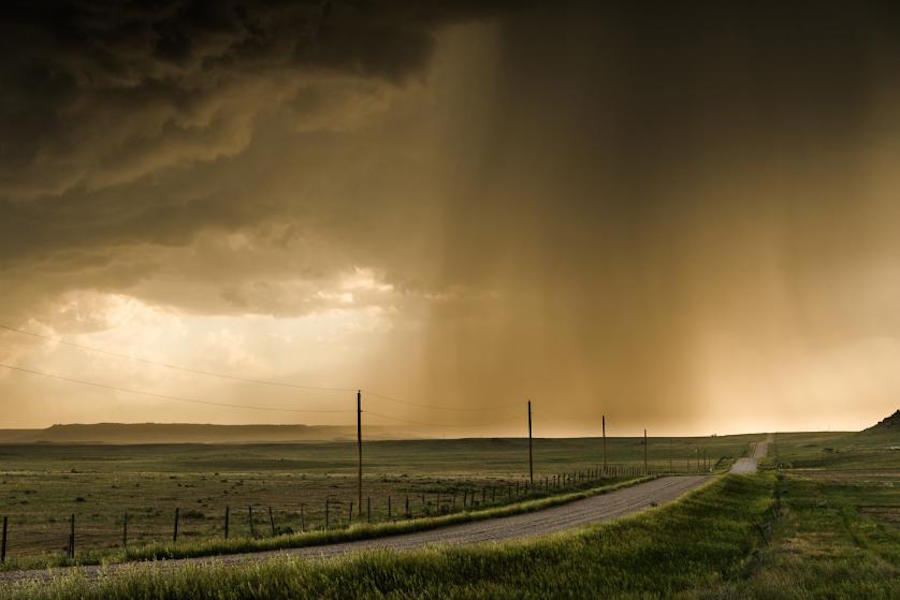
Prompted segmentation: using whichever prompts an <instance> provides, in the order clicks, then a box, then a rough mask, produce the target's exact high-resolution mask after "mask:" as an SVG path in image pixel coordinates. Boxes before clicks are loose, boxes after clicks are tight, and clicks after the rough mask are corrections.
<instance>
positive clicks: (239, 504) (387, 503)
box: [4, 461, 706, 558]
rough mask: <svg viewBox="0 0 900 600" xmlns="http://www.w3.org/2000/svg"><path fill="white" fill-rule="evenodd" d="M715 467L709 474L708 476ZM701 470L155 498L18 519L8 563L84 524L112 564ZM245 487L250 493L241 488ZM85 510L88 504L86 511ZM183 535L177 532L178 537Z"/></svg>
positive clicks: (49, 547) (79, 531) (81, 538)
mask: <svg viewBox="0 0 900 600" xmlns="http://www.w3.org/2000/svg"><path fill="white" fill-rule="evenodd" d="M705 468H706V465H703V466H702V467H700V469H699V470H701V471H702V470H705ZM697 471H698V466H697V465H695V464H685V463H682V465H680V468H679V466H678V465H674V464H673V465H668V464H667V463H666V462H665V461H656V462H654V463H652V464H649V465H648V469H647V470H646V471H645V470H644V467H643V465H636V464H609V465H607V467H606V468H605V469H604V467H603V466H601V465H597V466H596V467H594V468H589V469H582V470H576V471H559V472H553V473H549V472H545V473H540V474H537V473H536V474H535V478H534V483H532V482H531V481H530V480H529V479H528V478H523V477H498V478H493V477H492V478H477V477H473V478H445V479H436V480H425V481H409V482H396V481H387V482H382V481H379V480H377V479H376V480H367V481H366V482H365V489H364V497H363V505H362V506H359V504H358V500H357V497H356V495H355V493H354V491H355V488H354V487H353V484H354V483H355V481H354V480H352V479H351V478H345V480H344V481H343V482H342V485H338V486H337V487H336V488H330V487H327V486H321V485H313V486H310V487H308V488H306V490H305V493H304V494H303V495H301V496H299V497H297V498H291V497H286V496H285V495H284V494H280V493H279V494H271V495H269V496H267V495H266V494H265V493H253V494H246V495H242V494H236V495H234V496H233V497H231V498H216V499H214V500H211V501H204V502H197V501H193V502H191V499H192V498H190V497H188V496H185V497H182V498H178V497H172V496H168V497H161V498H155V499H154V498H150V497H147V498H145V504H144V505H143V506H138V505H136V504H135V503H134V502H132V503H131V504H130V505H129V506H128V508H127V509H125V510H123V511H122V512H121V513H117V512H115V511H111V510H109V509H108V508H106V506H108V505H109V503H104V502H103V500H102V498H101V499H98V500H97V501H96V502H94V503H92V504H90V505H88V504H87V503H83V504H84V506H83V507H78V508H76V509H74V510H72V512H70V513H64V514H58V515H57V514H55V515H50V516H47V514H46V513H45V512H40V511H27V510H26V511H15V512H13V513H11V514H9V515H6V516H7V517H8V529H7V534H6V539H5V548H6V556H5V557H4V558H7V557H8V558H25V557H34V556H38V555H48V554H50V555H53V554H56V555H59V554H63V555H66V554H68V553H69V552H70V550H71V548H70V547H69V544H70V533H71V528H72V522H71V519H72V518H73V516H74V531H75V555H76V556H84V555H85V553H87V554H89V555H102V554H104V553H110V552H114V551H117V550H119V551H120V550H122V549H123V548H125V547H126V546H127V547H129V548H131V549H134V548H138V547H141V546H145V545H148V544H176V545H177V544H189V543H191V542H195V541H211V540H215V539H224V538H225V537H226V536H227V537H229V538H264V537H272V536H280V535H290V534H298V533H302V532H313V531H322V530H339V529H346V528H348V527H350V526H352V525H355V524H359V523H385V522H394V521H400V520H404V519H419V518H423V517H434V516H439V515H449V514H454V513H460V512H464V511H474V510H479V509H485V508H492V507H499V506H504V505H509V504H513V503H516V502H521V501H523V500H527V499H537V498H543V497H548V496H552V495H558V494H564V493H567V492H574V491H578V490H584V489H588V488H592V487H595V486H598V485H603V484H611V483H614V482H617V481H625V480H629V479H633V478H636V477H640V476H643V475H649V474H666V473H670V472H674V473H686V472H687V473H696V472H697ZM236 483H240V482H239V481H237V482H236ZM79 504H82V503H79ZM176 528H177V530H176Z"/></svg>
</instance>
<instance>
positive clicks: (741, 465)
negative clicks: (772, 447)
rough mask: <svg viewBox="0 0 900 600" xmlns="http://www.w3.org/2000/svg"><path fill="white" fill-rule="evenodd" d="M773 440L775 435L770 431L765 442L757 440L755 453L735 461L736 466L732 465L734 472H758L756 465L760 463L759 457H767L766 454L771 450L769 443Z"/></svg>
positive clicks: (754, 448)
mask: <svg viewBox="0 0 900 600" xmlns="http://www.w3.org/2000/svg"><path fill="white" fill-rule="evenodd" d="M772 441H773V435H772V434H771V433H770V434H769V435H768V436H767V437H766V440H765V441H764V442H756V445H755V446H754V447H753V455H752V456H750V457H747V458H739V459H737V460H736V461H735V462H734V466H732V467H731V472H732V473H739V474H745V473H756V466H757V464H758V463H759V459H761V458H765V457H766V454H767V453H768V451H769V443H770V442H772Z"/></svg>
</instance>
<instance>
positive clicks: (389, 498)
mask: <svg viewBox="0 0 900 600" xmlns="http://www.w3.org/2000/svg"><path fill="white" fill-rule="evenodd" d="M391 518H392V517H391V497H390V496H388V521H390V520H391Z"/></svg>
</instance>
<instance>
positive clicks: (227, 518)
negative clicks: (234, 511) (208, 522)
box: [225, 505, 231, 540]
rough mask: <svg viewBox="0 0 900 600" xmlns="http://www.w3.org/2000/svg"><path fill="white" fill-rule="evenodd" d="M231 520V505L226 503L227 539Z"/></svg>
mask: <svg viewBox="0 0 900 600" xmlns="http://www.w3.org/2000/svg"><path fill="white" fill-rule="evenodd" d="M229 521H231V507H230V506H227V505H226V506H225V539H226V540H227V539H228V526H229V524H230V523H229Z"/></svg>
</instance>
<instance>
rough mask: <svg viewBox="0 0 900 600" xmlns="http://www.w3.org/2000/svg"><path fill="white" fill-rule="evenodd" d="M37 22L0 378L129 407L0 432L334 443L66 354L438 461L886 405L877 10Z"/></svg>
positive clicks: (689, 8)
mask: <svg viewBox="0 0 900 600" xmlns="http://www.w3.org/2000/svg"><path fill="white" fill-rule="evenodd" d="M51 4H52V6H53V10H50V9H49V8H48V6H51V5H47V6H43V5H35V6H31V7H27V8H18V9H8V14H7V18H4V19H3V20H2V25H0V39H2V41H0V44H2V46H3V52H2V54H0V55H2V58H0V82H2V84H0V90H2V91H0V98H2V101H0V127H2V130H0V297H2V301H0V325H4V326H7V327H12V328H15V329H20V330H24V331H28V332H32V333H36V334H39V335H40V336H44V337H35V336H28V335H24V334H22V333H19V332H14V331H10V330H8V329H6V330H4V329H0V363H2V364H3V365H6V366H14V367H19V368H21V369H29V370H31V371H39V372H43V373H49V374H54V375H58V376H62V377H68V378H73V379H79V380H84V381H88V382H93V383H100V384H103V385H106V386H111V387H114V388H123V389H131V390H140V391H146V392H151V393H155V394H159V396H148V395H138V394H131V393H127V392H124V391H121V390H119V391H116V390H111V389H106V388H101V387H95V386H89V385H83V384H77V383H74V382H71V381H61V380H59V379H52V378H48V377H43V376H40V375H36V374H34V373H26V372H23V371H16V370H11V369H8V368H5V367H0V409H2V410H0V428H3V427H8V428H15V427H39V426H47V425H50V424H53V423H67V422H97V421H122V422H143V421H160V422H173V421H178V422H213V423H262V422H268V423H296V422H301V423H312V424H325V423H335V424H343V423H351V422H353V418H354V416H353V414H352V412H348V413H326V412H310V413H308V414H306V413H298V412H289V410H293V411H298V410H305V409H310V410H314V411H318V410H344V409H346V410H352V409H353V408H354V405H355V394H353V393H352V392H350V391H325V390H319V391H316V390H303V389H295V388H282V387H276V386H265V385H255V384H250V383H241V382H236V381H234V380H229V379H225V378H220V377H219V378H217V377H211V376H206V375H201V374H198V373H188V372H185V371H179V370H175V369H170V368H166V367H164V366H160V365H156V364H150V363H148V362H141V361H136V360H131V359H128V358H124V357H116V356H111V355H110V354H102V353H98V352H91V351H87V350H84V349H78V348H75V347H73V346H72V344H78V345H82V346H87V347H92V348H97V349H102V350H105V351H107V352H112V353H116V354H121V355H128V356H133V357H139V358H142V359H146V360H148V361H151V362H161V363H168V364H173V365H180V366H184V367H188V368H191V369H196V370H204V371H213V372H217V373H225V374H230V375H232V376H237V377H243V378H252V379H265V380H273V381H282V382H293V383H295V384H300V385H304V386H313V387H316V386H320V387H328V388H342V389H346V390H353V389H356V388H363V389H365V390H371V391H374V392H379V393H381V394H383V395H386V396H390V397H392V398H394V399H399V400H402V401H403V402H404V403H400V402H396V401H395V400H390V399H388V398H384V397H378V396H375V395H370V394H368V393H366V394H365V395H364V403H365V408H366V410H367V412H369V413H370V414H368V415H366V416H365V422H366V423H369V424H373V425H374V424H379V425H392V426H404V427H408V428H411V429H414V430H419V431H423V432H426V431H427V432H432V433H434V432H438V433H442V434H445V435H494V434H497V435H506V434H510V435H511V434H515V435H520V434H521V433H522V432H523V427H524V423H525V421H524V404H525V401H526V400H527V399H528V398H531V399H532V400H533V401H534V405H535V434H536V435H570V434H571V435H595V434H597V433H598V430H599V421H600V417H601V415H603V414H606V415H608V418H609V420H610V423H611V424H615V427H616V428H615V429H614V430H613V431H614V432H616V433H618V434H635V433H638V432H639V431H640V430H641V429H642V428H643V427H647V428H648V430H650V433H651V434H656V435H664V434H709V433H713V432H718V433H727V432H747V431H763V430H807V429H858V428H862V427H865V426H868V425H869V424H871V423H874V422H875V421H877V420H878V419H880V418H882V417H883V416H885V415H887V414H889V413H890V412H892V411H893V410H894V409H895V408H896V407H897V404H898V401H897V398H898V397H900V368H898V365H900V344H898V336H900V308H898V307H900V197H898V192H897V190H898V189H900V185H898V183H900V182H898V181H897V180H898V178H900V146H898V142H897V140H900V88H898V80H897V76H896V74H897V73H898V72H900V35H898V34H900V31H898V30H897V26H896V24H897V23H898V22H900V21H898V20H897V19H896V15H894V14H892V13H893V9H891V8H890V7H889V5H887V4H886V5H884V7H882V6H879V5H872V6H867V7H865V8H863V7H854V6H851V5H850V3H835V4H831V3H815V4H808V5H803V6H800V5H799V3H798V5H797V6H796V7H793V8H791V7H787V6H784V3H781V2H771V3H768V2H763V3H752V6H751V3H746V5H745V4H741V3H725V4H726V5H727V6H724V5H721V4H718V3H710V4H702V3H687V4H681V3H679V4H678V6H677V7H671V8H669V9H668V10H665V11H663V12H660V11H659V9H658V8H656V7H655V6H654V4H651V3H648V4H647V5H646V6H640V5H639V4H640V3H638V4H635V3H625V4H623V5H622V6H616V5H612V4H610V5H604V6H603V7H599V5H598V3H579V2H529V3H515V2H497V3H494V2H455V3H454V2H449V3H439V2H422V3H395V2H384V3H382V2H372V3H363V4H360V3H349V2H339V1H335V2H324V3H323V2H318V1H317V2H311V3H295V4H289V5H285V6H269V5H266V4H263V3H259V4H257V3H253V2H251V3H249V4H248V3H240V4H238V3H232V2H216V3H211V4H209V5H207V4H206V3H200V2H193V1H190V0H174V1H173V2H171V3H169V4H166V5H165V6H163V7H161V8H159V9H158V10H154V11H151V10H149V9H139V8H135V7H122V6H118V5H116V6H113V7H98V8H91V7H86V6H82V5H81V4H79V3H74V4H69V3H66V2H59V3H55V4H54V3H51ZM651 7H653V8H651ZM59 340H62V341H64V342H67V343H59ZM163 396H173V397H179V398H187V399H194V400H201V401H207V402H213V403H219V404H238V405H241V406H243V407H267V408H284V409H286V410H284V411H280V410H267V411H262V410H255V409H253V408H239V407H233V406H221V405H211V404H202V403H189V402H183V401H178V400H174V399H170V398H166V397H163ZM410 403H411V404H415V405H417V406H413V405H411V404H410ZM407 421H410V422H411V423H407ZM420 423H421V424H425V425H418V424H420Z"/></svg>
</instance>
